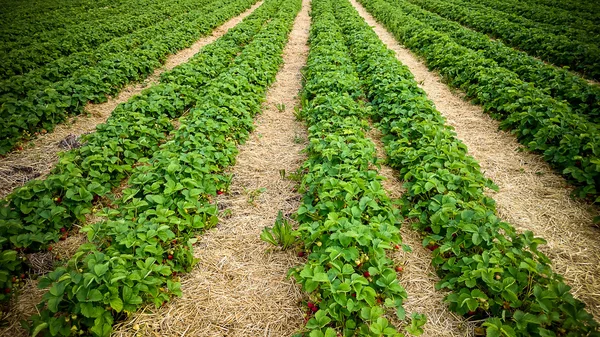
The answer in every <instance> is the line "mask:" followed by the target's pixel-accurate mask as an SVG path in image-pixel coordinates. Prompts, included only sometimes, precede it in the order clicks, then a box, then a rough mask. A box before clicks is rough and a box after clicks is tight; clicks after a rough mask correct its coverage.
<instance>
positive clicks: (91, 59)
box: [0, 0, 254, 154]
mask: <svg viewBox="0 0 600 337" xmlns="http://www.w3.org/2000/svg"><path fill="white" fill-rule="evenodd" d="M252 3H254V1H253V0H227V1H215V2H212V3H210V4H208V5H207V6H204V7H202V8H200V9H195V10H192V11H189V12H186V13H183V14H181V15H179V16H176V17H175V18H173V19H170V20H165V21H164V22H162V23H160V24H157V25H154V26H150V27H147V28H145V29H141V30H139V31H136V32H135V33H133V34H131V35H130V36H123V37H121V38H117V39H113V40H112V41H111V42H109V43H107V44H105V45H103V46H102V47H100V48H98V49H97V50H95V51H93V52H80V53H74V54H71V55H69V56H68V57H66V58H64V59H58V60H56V62H55V63H56V64H50V65H48V66H47V67H44V68H41V69H39V71H33V72H30V73H27V74H26V75H23V76H18V77H16V78H11V79H9V80H6V81H4V82H2V83H0V88H1V89H0V90H1V91H2V94H1V96H0V105H1V106H0V120H1V123H0V154H4V153H6V152H8V151H10V150H11V148H12V147H13V146H14V145H15V144H16V143H17V142H18V141H20V140H22V139H24V138H27V137H28V135H31V134H33V133H34V132H36V131H39V130H41V129H45V130H52V129H53V127H54V125H56V124H57V123H60V122H62V121H64V120H65V119H66V118H67V117H68V116H69V115H74V114H79V113H81V112H82V111H83V109H84V106H85V105H86V104H87V103H88V102H90V101H92V102H102V101H105V100H106V95H110V94H116V93H117V92H118V91H119V90H120V89H121V88H122V87H123V86H124V85H126V84H128V83H129V82H132V81H136V80H141V79H143V78H145V77H146V76H147V75H148V74H150V73H151V72H152V71H153V70H154V69H155V68H157V67H159V66H160V65H161V63H163V62H164V61H165V59H166V56H167V55H169V54H172V53H174V52H176V51H177V50H180V49H183V48H185V47H188V46H189V45H191V44H192V43H193V42H194V41H195V40H196V39H197V38H198V37H199V36H201V35H206V34H208V33H210V31H212V29H214V28H215V27H216V26H218V25H219V24H221V23H223V22H224V21H225V20H227V19H229V18H231V17H233V16H235V15H237V14H239V13H241V12H242V11H243V10H245V9H247V8H248V7H250V6H251V4H252ZM53 74H56V76H54V75H53ZM49 77H53V78H50V79H47V78H49Z"/></svg>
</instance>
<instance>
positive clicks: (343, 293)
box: [289, 1, 424, 337]
mask: <svg viewBox="0 0 600 337" xmlns="http://www.w3.org/2000/svg"><path fill="white" fill-rule="evenodd" d="M332 3H333V2H331V1H313V2H312V27H311V33H310V44H311V46H310V52H309V56H308V63H307V68H306V71H305V78H306V83H305V84H304V89H303V94H302V103H303V104H302V105H303V112H302V116H303V117H304V119H305V120H306V122H307V124H308V126H309V129H308V131H309V145H308V148H307V149H306V152H307V154H308V160H307V161H306V162H305V163H304V165H303V166H302V169H301V171H302V172H304V174H303V176H302V181H301V184H300V188H299V191H301V192H302V193H303V199H302V204H301V206H300V208H299V209H298V211H297V212H296V214H295V218H296V219H297V221H298V222H299V227H298V229H297V231H296V232H297V233H298V235H299V239H298V240H299V243H298V245H300V246H301V247H302V248H301V249H302V252H304V251H306V252H307V254H308V256H307V261H306V263H304V264H303V265H302V266H298V267H295V268H292V269H290V271H289V275H290V276H293V277H294V278H295V279H296V281H297V282H298V283H299V284H301V286H302V289H303V290H304V291H305V292H306V293H307V294H308V296H309V301H308V303H307V306H308V311H307V312H308V315H309V316H308V317H307V321H306V325H305V327H304V330H305V331H304V332H302V333H300V334H299V335H303V336H309V335H310V336H311V337H314V336H340V335H343V336H402V334H401V333H400V332H399V330H398V329H399V328H400V327H396V326H393V325H392V324H391V323H390V321H389V320H388V318H386V317H385V316H386V313H388V314H392V315H394V314H395V315H396V316H397V317H398V319H399V320H401V321H402V322H404V321H405V320H407V319H406V317H405V316H406V314H405V311H404V308H403V306H402V303H403V301H404V299H405V298H406V296H407V294H406V292H405V290H404V289H403V288H402V286H401V285H400V284H399V282H398V279H397V274H396V272H395V270H394V265H393V262H392V261H391V260H390V259H389V258H388V257H387V256H386V252H387V251H388V250H390V249H393V247H394V246H395V245H396V244H399V243H400V242H401V238H400V235H399V228H398V226H399V223H400V220H401V219H400V215H399V214H398V210H397V209H395V208H393V207H392V203H391V200H390V199H389V198H388V196H387V195H386V192H385V191H384V189H383V188H382V187H381V184H380V181H381V179H382V177H381V176H379V175H378V174H377V172H376V171H374V170H372V169H371V166H372V165H377V161H376V157H375V147H374V145H373V143H372V142H371V141H370V140H368V139H367V138H366V136H365V131H366V129H367V128H368V122H367V120H366V119H365V118H366V117H367V116H368V110H367V109H365V107H364V106H362V104H361V103H360V100H361V98H363V96H362V93H361V88H360V85H359V84H360V83H359V81H358V78H357V77H356V73H355V69H354V65H353V62H352V60H351V59H350V58H349V55H348V52H347V49H346V47H345V46H344V43H343V41H344V37H343V35H342V34H341V32H340V29H339V28H338V27H337V25H336V22H335V19H334V17H333V8H332ZM414 317H415V319H413V320H412V323H413V324H412V325H413V326H414V329H412V330H411V331H413V332H414V333H416V334H418V333H419V329H418V326H420V325H422V324H424V321H422V320H419V319H420V317H417V316H416V315H415V316H414ZM407 329H411V325H410V324H408V328H407Z"/></svg>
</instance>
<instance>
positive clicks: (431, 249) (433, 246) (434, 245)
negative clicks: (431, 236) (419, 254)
mask: <svg viewBox="0 0 600 337" xmlns="http://www.w3.org/2000/svg"><path fill="white" fill-rule="evenodd" d="M438 247H439V246H438V245H436V244H430V245H429V246H427V248H428V249H429V250H430V251H432V252H433V251H434V250H436V249H438Z"/></svg>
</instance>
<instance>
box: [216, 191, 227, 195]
mask: <svg viewBox="0 0 600 337" xmlns="http://www.w3.org/2000/svg"><path fill="white" fill-rule="evenodd" d="M223 193H225V192H223V191H221V190H218V191H217V195H221V194H223Z"/></svg>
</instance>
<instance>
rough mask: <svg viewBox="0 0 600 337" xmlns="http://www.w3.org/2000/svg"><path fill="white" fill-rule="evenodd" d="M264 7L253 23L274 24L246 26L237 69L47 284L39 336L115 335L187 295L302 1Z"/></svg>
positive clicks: (216, 84)
mask: <svg viewBox="0 0 600 337" xmlns="http://www.w3.org/2000/svg"><path fill="white" fill-rule="evenodd" d="M264 6H265V7H262V8H268V9H266V10H262V11H259V12H258V13H260V15H259V14H257V16H254V17H251V18H250V19H249V20H250V21H252V20H254V19H258V20H262V23H264V22H265V21H267V20H268V23H266V24H264V25H263V24H262V23H259V24H258V25H257V26H258V27H260V29H259V31H258V32H255V33H253V31H252V29H254V28H253V27H254V26H255V23H253V24H250V25H242V27H244V29H247V31H245V32H246V33H248V34H252V35H254V37H253V38H251V39H250V40H246V41H247V42H248V44H247V46H246V47H245V48H243V50H242V51H241V53H240V55H239V56H238V57H237V58H235V59H234V60H233V65H232V67H231V68H229V69H228V70H226V71H224V72H222V73H221V74H220V75H219V76H218V77H217V78H216V79H214V80H213V81H211V82H210V83H209V84H208V85H207V86H205V87H204V88H202V89H201V90H200V92H199V93H198V95H199V96H198V97H201V98H202V103H201V104H199V105H198V106H197V107H196V108H193V109H191V110H190V112H189V114H188V115H186V117H184V118H182V119H181V120H180V123H181V125H180V128H179V129H178V130H177V131H175V132H174V134H173V137H172V139H170V140H169V141H167V142H166V143H164V144H162V145H161V146H160V147H159V148H158V150H157V151H156V152H154V153H153V156H152V157H151V158H150V159H148V160H146V161H145V162H147V165H140V166H136V167H135V169H134V170H133V171H132V173H131V177H130V178H129V181H128V188H126V189H125V190H124V191H123V193H122V194H123V197H122V198H121V199H119V200H117V201H116V205H115V206H116V207H115V208H113V209H109V208H107V209H105V210H104V213H105V214H104V216H106V217H107V218H108V219H107V220H106V221H104V222H101V223H96V224H93V225H88V226H86V227H84V228H83V229H82V230H83V231H84V232H86V233H87V236H88V240H89V241H90V242H89V243H87V244H84V245H82V246H81V247H80V249H79V251H78V252H77V253H76V254H75V256H73V258H71V260H69V262H68V264H67V265H66V266H65V267H60V268H58V269H56V270H55V271H54V272H52V273H50V274H49V275H48V276H47V277H45V278H44V279H42V280H41V282H40V287H49V291H48V292H47V293H46V294H45V295H44V298H43V299H44V302H43V303H42V305H41V306H40V309H41V310H40V314H39V315H36V316H33V317H32V319H31V331H32V332H34V331H35V332H39V333H43V334H45V335H46V336H68V335H71V334H75V333H76V332H78V331H81V332H82V333H84V334H87V335H94V336H108V335H109V334H110V332H111V330H112V324H113V322H114V321H115V319H117V318H119V317H123V316H122V315H120V313H125V314H127V313H130V312H133V311H136V310H137V309H139V308H140V307H141V306H142V305H144V304H146V303H153V304H154V305H156V306H160V305H162V304H163V303H164V302H166V301H168V300H169V299H170V298H171V297H172V296H174V295H175V296H180V295H181V290H180V284H179V280H178V276H177V274H178V273H181V272H186V271H189V270H190V268H191V267H192V265H193V263H194V258H193V255H192V244H193V243H194V242H195V241H196V238H195V235H196V233H197V232H198V231H201V230H204V229H206V228H210V227H212V226H214V225H216V223H217V221H218V218H217V213H218V208H217V206H216V205H215V204H212V203H211V201H210V200H211V199H212V198H213V197H214V196H215V195H216V194H217V191H218V190H225V189H226V186H225V184H226V183H228V182H229V176H228V175H227V174H226V173H225V172H224V169H225V168H227V167H228V166H230V165H232V164H233V163H234V159H235V156H236V155H237V145H238V144H240V143H242V142H243V141H244V140H246V139H247V137H248V134H249V132H250V131H251V130H252V128H253V122H252V117H253V116H254V115H255V114H257V113H258V112H259V111H260V107H261V103H262V101H263V100H264V96H265V93H266V87H267V86H268V85H269V84H270V83H272V82H273V81H274V78H275V75H276V73H277V70H278V68H279V65H280V64H281V62H282V60H281V53H282V51H283V47H284V45H285V41H286V39H287V35H288V33H289V31H290V30H291V26H292V23H293V19H294V17H295V16H296V13H297V12H298V10H299V8H300V1H297V0H293V1H287V0H284V1H279V0H272V1H267V2H266V5H264ZM238 33H239V32H238ZM66 317H69V319H66Z"/></svg>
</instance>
